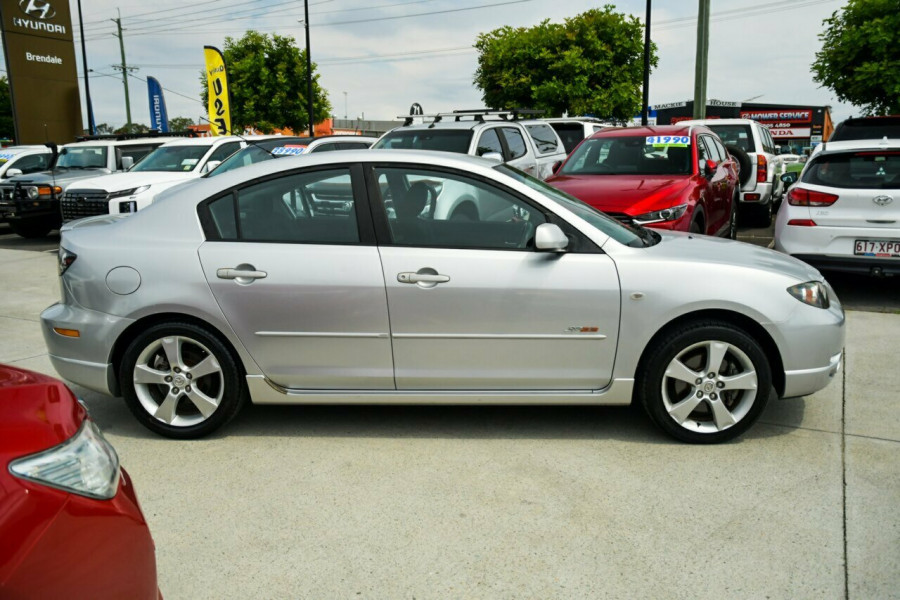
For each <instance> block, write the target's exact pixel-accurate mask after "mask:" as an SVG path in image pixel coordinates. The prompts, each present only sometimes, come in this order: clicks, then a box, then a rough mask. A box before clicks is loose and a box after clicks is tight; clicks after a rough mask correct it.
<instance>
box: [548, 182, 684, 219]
mask: <svg viewBox="0 0 900 600" xmlns="http://www.w3.org/2000/svg"><path fill="white" fill-rule="evenodd" d="M547 183H549V184H550V185H552V186H553V187H555V188H558V189H560V190H562V191H564V192H566V193H567V194H571V195H572V196H575V197H576V198H578V199H579V200H581V201H583V202H586V203H588V204H590V205H591V206H594V207H596V208H598V209H600V210H602V211H605V212H613V213H625V214H629V215H632V216H633V215H640V214H643V213H645V212H650V211H653V210H661V209H663V208H669V207H671V206H674V205H676V204H679V203H680V199H681V198H682V194H683V192H685V191H687V190H689V189H690V188H691V186H692V185H693V184H692V177H691V176H689V175H643V176H640V177H637V176H634V175H556V176H554V177H552V178H550V179H548V180H547Z"/></svg>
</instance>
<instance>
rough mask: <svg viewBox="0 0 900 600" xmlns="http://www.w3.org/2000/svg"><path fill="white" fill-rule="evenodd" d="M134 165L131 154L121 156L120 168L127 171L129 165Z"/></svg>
mask: <svg viewBox="0 0 900 600" xmlns="http://www.w3.org/2000/svg"><path fill="white" fill-rule="evenodd" d="M133 166H134V157H133V156H123V157H122V170H123V171H127V170H128V169H130V168H131V167H133Z"/></svg>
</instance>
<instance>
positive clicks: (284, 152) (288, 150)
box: [272, 146, 306, 156]
mask: <svg viewBox="0 0 900 600" xmlns="http://www.w3.org/2000/svg"><path fill="white" fill-rule="evenodd" d="M304 152H306V146H279V147H277V148H273V149H272V155H273V156H297V155H299V154H303V153H304Z"/></svg>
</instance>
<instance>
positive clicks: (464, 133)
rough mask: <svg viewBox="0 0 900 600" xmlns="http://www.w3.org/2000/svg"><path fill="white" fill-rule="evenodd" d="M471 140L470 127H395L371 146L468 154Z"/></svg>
mask: <svg viewBox="0 0 900 600" xmlns="http://www.w3.org/2000/svg"><path fill="white" fill-rule="evenodd" d="M471 142H472V130H471V129H395V130H393V131H389V132H388V133H386V134H384V137H382V138H381V139H380V140H378V141H377V142H375V144H374V145H373V146H372V148H387V149H391V150H396V149H402V150H438V151H442V152H456V153H458V154H468V152H469V144H470V143H471Z"/></svg>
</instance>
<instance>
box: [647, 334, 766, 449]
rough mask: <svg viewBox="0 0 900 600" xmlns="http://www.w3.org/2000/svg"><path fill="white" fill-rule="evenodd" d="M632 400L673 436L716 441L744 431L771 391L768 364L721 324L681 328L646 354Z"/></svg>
mask: <svg viewBox="0 0 900 600" xmlns="http://www.w3.org/2000/svg"><path fill="white" fill-rule="evenodd" d="M642 364H643V368H642V372H641V373H640V374H639V377H640V379H639V381H638V384H637V385H638V387H637V400H638V401H639V402H640V403H641V404H642V405H643V407H644V409H645V410H646V411H647V413H648V414H649V415H650V418H651V419H652V420H653V422H654V423H656V424H657V425H658V426H659V427H660V428H662V429H663V430H664V431H665V432H667V433H668V434H670V435H672V436H673V437H675V438H677V439H679V440H682V441H685V442H692V443H716V442H724V441H728V440H731V439H734V438H736V437H737V436H739V435H741V434H742V433H744V432H745V431H746V430H747V429H748V428H749V427H750V426H751V425H752V424H753V423H754V421H756V420H757V419H758V418H759V415H760V414H762V411H763V409H765V406H766V403H767V402H768V399H769V394H770V393H771V391H772V373H771V367H770V366H769V361H768V360H767V358H766V355H765V353H764V352H763V350H762V348H761V347H760V345H759V343H758V342H757V341H756V340H754V339H753V338H752V337H751V336H750V335H748V334H747V333H746V332H745V331H743V330H741V329H739V328H737V327H734V326H733V325H730V324H728V323H726V322H724V321H717V320H706V321H698V322H694V323H690V324H686V325H682V326H680V327H678V328H677V329H675V330H673V331H672V332H670V333H669V334H668V335H666V336H665V337H664V338H663V339H661V340H659V341H658V343H654V347H653V348H652V349H651V350H650V354H649V355H648V356H647V357H646V359H645V361H644V362H643V363H642Z"/></svg>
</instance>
